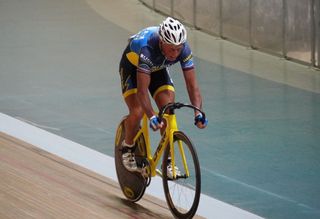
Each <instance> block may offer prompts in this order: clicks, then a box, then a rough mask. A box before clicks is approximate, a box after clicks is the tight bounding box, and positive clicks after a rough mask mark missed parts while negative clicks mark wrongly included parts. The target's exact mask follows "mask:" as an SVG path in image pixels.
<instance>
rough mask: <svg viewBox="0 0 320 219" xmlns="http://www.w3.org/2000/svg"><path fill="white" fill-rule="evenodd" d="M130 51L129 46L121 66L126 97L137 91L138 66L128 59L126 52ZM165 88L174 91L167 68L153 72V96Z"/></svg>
mask: <svg viewBox="0 0 320 219" xmlns="http://www.w3.org/2000/svg"><path fill="white" fill-rule="evenodd" d="M128 52H130V48H129V46H128V47H127V48H126V50H125V51H124V53H123V55H122V58H121V61H120V66H119V73H120V78H121V88H122V95H123V97H124V98H126V97H127V96H129V95H131V94H134V93H137V67H136V66H135V65H133V64H132V63H131V62H130V61H129V60H128V59H127V57H126V53H128ZM140 74H144V73H140ZM163 90H171V91H173V92H174V85H173V81H172V79H171V77H170V75H169V72H168V70H167V69H166V68H164V69H161V70H159V71H155V72H152V73H151V80H150V85H149V92H150V94H151V96H152V97H153V98H154V97H155V96H156V95H157V94H158V93H159V92H160V91H163Z"/></svg>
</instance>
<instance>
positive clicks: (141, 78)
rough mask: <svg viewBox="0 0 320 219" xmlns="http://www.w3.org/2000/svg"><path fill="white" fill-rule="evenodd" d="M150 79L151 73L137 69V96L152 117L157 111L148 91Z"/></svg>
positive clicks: (147, 113)
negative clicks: (154, 109) (153, 106)
mask: <svg viewBox="0 0 320 219" xmlns="http://www.w3.org/2000/svg"><path fill="white" fill-rule="evenodd" d="M150 80H151V76H150V74H147V73H144V72H140V71H137V88H138V92H137V96H138V99H139V101H140V104H141V106H142V109H143V111H144V112H145V114H146V115H147V117H148V118H151V117H152V116H153V115H156V113H155V112H154V111H153V108H152V105H151V100H150V97H149V93H148V87H149V84H150Z"/></svg>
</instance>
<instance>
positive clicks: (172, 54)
mask: <svg viewBox="0 0 320 219" xmlns="http://www.w3.org/2000/svg"><path fill="white" fill-rule="evenodd" d="M160 43H161V49H162V53H163V55H164V56H165V57H166V58H167V59H168V60H169V61H174V60H176V59H177V57H178V56H179V55H180V53H181V51H182V48H183V44H180V45H178V46H176V45H172V44H167V43H165V42H160Z"/></svg>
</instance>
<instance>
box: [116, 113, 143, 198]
mask: <svg viewBox="0 0 320 219" xmlns="http://www.w3.org/2000/svg"><path fill="white" fill-rule="evenodd" d="M124 121H125V118H123V119H122V121H121V122H120V124H119V126H118V128H117V132H116V138H115V149H114V154H115V155H114V156H115V159H114V160H115V166H116V172H117V177H118V181H119V185H120V187H121V190H122V192H123V194H124V195H125V197H126V198H127V199H128V200H130V201H132V202H136V201H139V200H140V199H141V198H142V196H143V194H144V192H145V190H146V185H147V181H146V178H144V177H143V176H142V175H141V173H138V172H130V171H128V170H127V169H126V168H125V167H124V166H123V164H122V152H121V151H122V141H123V140H124V136H125V127H124ZM141 148H142V149H141ZM144 148H145V141H144V138H143V135H141V136H140V138H139V146H138V147H137V149H136V151H135V153H136V159H137V162H139V161H140V160H142V159H144V158H142V156H140V155H141V154H143V153H144V152H143V151H142V150H145V149H144ZM140 149H141V150H140Z"/></svg>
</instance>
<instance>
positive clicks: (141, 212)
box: [0, 133, 172, 219]
mask: <svg viewBox="0 0 320 219" xmlns="http://www.w3.org/2000/svg"><path fill="white" fill-rule="evenodd" d="M0 178H1V180H0V218H2V219H3V218H23V219H25V218H148V219H149V218H172V215H171V213H170V211H169V210H168V208H167V205H166V203H165V202H163V201H161V200H158V199H156V198H154V197H151V196H148V195H146V194H145V196H144V197H143V199H141V200H140V201H139V202H137V203H131V202H128V201H126V200H125V198H124V196H123V195H122V192H121V190H120V188H119V186H118V184H117V183H116V182H114V181H112V180H110V179H108V178H106V177H103V176H100V175H97V174H96V173H94V172H92V171H90V170H87V169H85V168H83V167H80V166H77V165H75V164H73V163H71V162H69V161H66V160H64V159H62V158H60V157H57V156H55V155H52V154H50V153H48V152H46V151H43V150H41V149H39V148H37V147H35V146H32V145H30V144H27V143H25V142H22V141H20V140H18V139H15V138H13V137H11V136H8V135H6V134H4V133H0Z"/></svg>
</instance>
